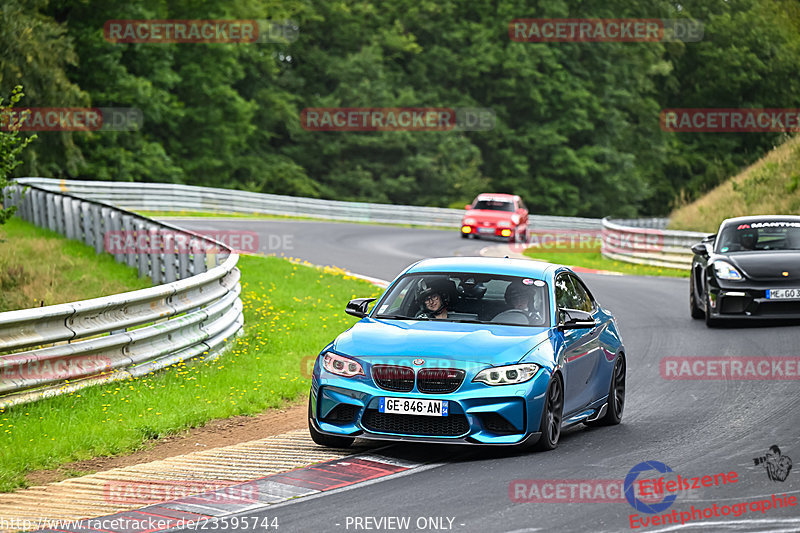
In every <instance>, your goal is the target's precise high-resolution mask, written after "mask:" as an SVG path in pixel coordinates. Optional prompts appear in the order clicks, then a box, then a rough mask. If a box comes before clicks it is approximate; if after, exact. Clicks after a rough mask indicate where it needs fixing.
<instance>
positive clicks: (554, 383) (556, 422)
mask: <svg viewBox="0 0 800 533" xmlns="http://www.w3.org/2000/svg"><path fill="white" fill-rule="evenodd" d="M563 414H564V385H563V383H561V379H560V378H559V376H558V375H555V376H553V378H552V379H551V380H550V383H549V384H548V385H547V394H546V396H545V404H544V409H542V421H541V422H540V423H539V429H540V431H541V432H542V436H541V437H540V438H539V440H538V441H537V442H536V444H535V445H534V449H535V450H537V451H540V452H546V451H550V450H555V449H556V448H557V447H558V439H559V437H560V436H561V422H562V421H563V418H562V415H563Z"/></svg>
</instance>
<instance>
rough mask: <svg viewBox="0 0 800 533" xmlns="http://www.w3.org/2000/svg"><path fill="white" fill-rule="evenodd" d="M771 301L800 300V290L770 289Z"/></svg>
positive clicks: (768, 296) (768, 295)
mask: <svg viewBox="0 0 800 533" xmlns="http://www.w3.org/2000/svg"><path fill="white" fill-rule="evenodd" d="M767 298H768V299H769V300H800V289H768V290H767Z"/></svg>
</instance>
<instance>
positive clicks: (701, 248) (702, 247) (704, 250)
mask: <svg viewBox="0 0 800 533" xmlns="http://www.w3.org/2000/svg"><path fill="white" fill-rule="evenodd" d="M692 253H694V254H697V255H702V256H703V257H708V246H707V245H706V243H705V242H698V243H697V244H694V245H692Z"/></svg>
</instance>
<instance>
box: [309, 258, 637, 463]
mask: <svg viewBox="0 0 800 533" xmlns="http://www.w3.org/2000/svg"><path fill="white" fill-rule="evenodd" d="M346 312H347V313H349V314H351V315H355V316H357V317H360V318H361V320H359V321H358V322H357V323H356V324H355V325H354V326H353V327H351V328H350V329H348V330H347V331H345V332H344V333H342V334H341V335H339V336H338V337H337V338H336V340H334V341H333V342H332V343H331V344H329V345H328V346H326V347H325V349H324V350H322V352H321V353H320V354H319V356H318V357H317V360H316V363H315V365H314V371H313V375H312V383H311V394H310V396H309V402H308V426H309V431H310V433H311V437H312V438H313V439H314V442H316V443H318V444H321V445H324V446H331V447H346V446H349V445H350V444H352V442H353V440H354V439H355V438H356V437H358V438H366V439H379V440H394V441H419V442H437V443H450V444H452V443H461V444H483V445H505V446H519V447H522V448H528V447H533V448H536V449H539V450H552V449H554V448H555V447H556V446H557V445H558V439H559V436H560V434H561V430H562V429H563V428H566V427H568V426H571V425H573V424H578V423H584V424H587V425H613V424H619V423H620V420H621V419H622V411H623V407H624V406H625V370H626V365H625V348H624V346H623V344H622V339H621V337H620V334H619V331H618V329H617V324H616V321H615V319H614V317H613V315H612V314H611V313H610V312H609V311H607V310H606V309H604V308H603V307H601V306H600V304H599V303H598V302H597V300H596V299H595V298H594V297H593V296H592V293H591V291H589V289H588V288H587V287H586V285H585V284H584V282H583V281H582V280H581V279H580V278H579V277H578V276H577V275H576V274H575V273H574V272H572V271H571V270H570V269H569V268H567V267H564V266H559V265H553V264H550V263H540V262H536V261H526V260H519V259H507V258H506V259H500V258H497V259H496V258H485V257H467V258H465V257H454V258H446V259H426V260H423V261H420V262H418V263H416V264H414V265H412V266H410V267H409V268H407V269H406V270H405V271H404V272H403V273H402V274H400V275H399V276H398V277H397V278H396V279H395V280H394V281H393V282H392V283H391V285H390V286H389V288H388V289H387V290H386V292H385V293H384V294H383V296H381V297H380V298H379V299H378V300H377V302H376V301H375V299H369V298H362V299H356V300H352V301H351V302H350V303H348V304H347V308H346Z"/></svg>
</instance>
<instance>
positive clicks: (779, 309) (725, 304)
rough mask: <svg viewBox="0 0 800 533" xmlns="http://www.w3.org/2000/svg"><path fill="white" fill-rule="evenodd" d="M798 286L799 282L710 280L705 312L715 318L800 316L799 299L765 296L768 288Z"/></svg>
mask: <svg viewBox="0 0 800 533" xmlns="http://www.w3.org/2000/svg"><path fill="white" fill-rule="evenodd" d="M787 288H800V281H796V280H789V281H784V280H780V281H774V282H753V281H750V280H745V281H741V282H726V281H722V280H717V279H713V280H711V281H710V282H709V287H708V296H707V297H708V302H706V309H707V312H709V313H710V316H711V317H713V318H715V319H725V318H730V319H742V318H747V319H759V318H761V319H773V320H774V319H800V300H773V299H769V298H767V290H769V289H787Z"/></svg>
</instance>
